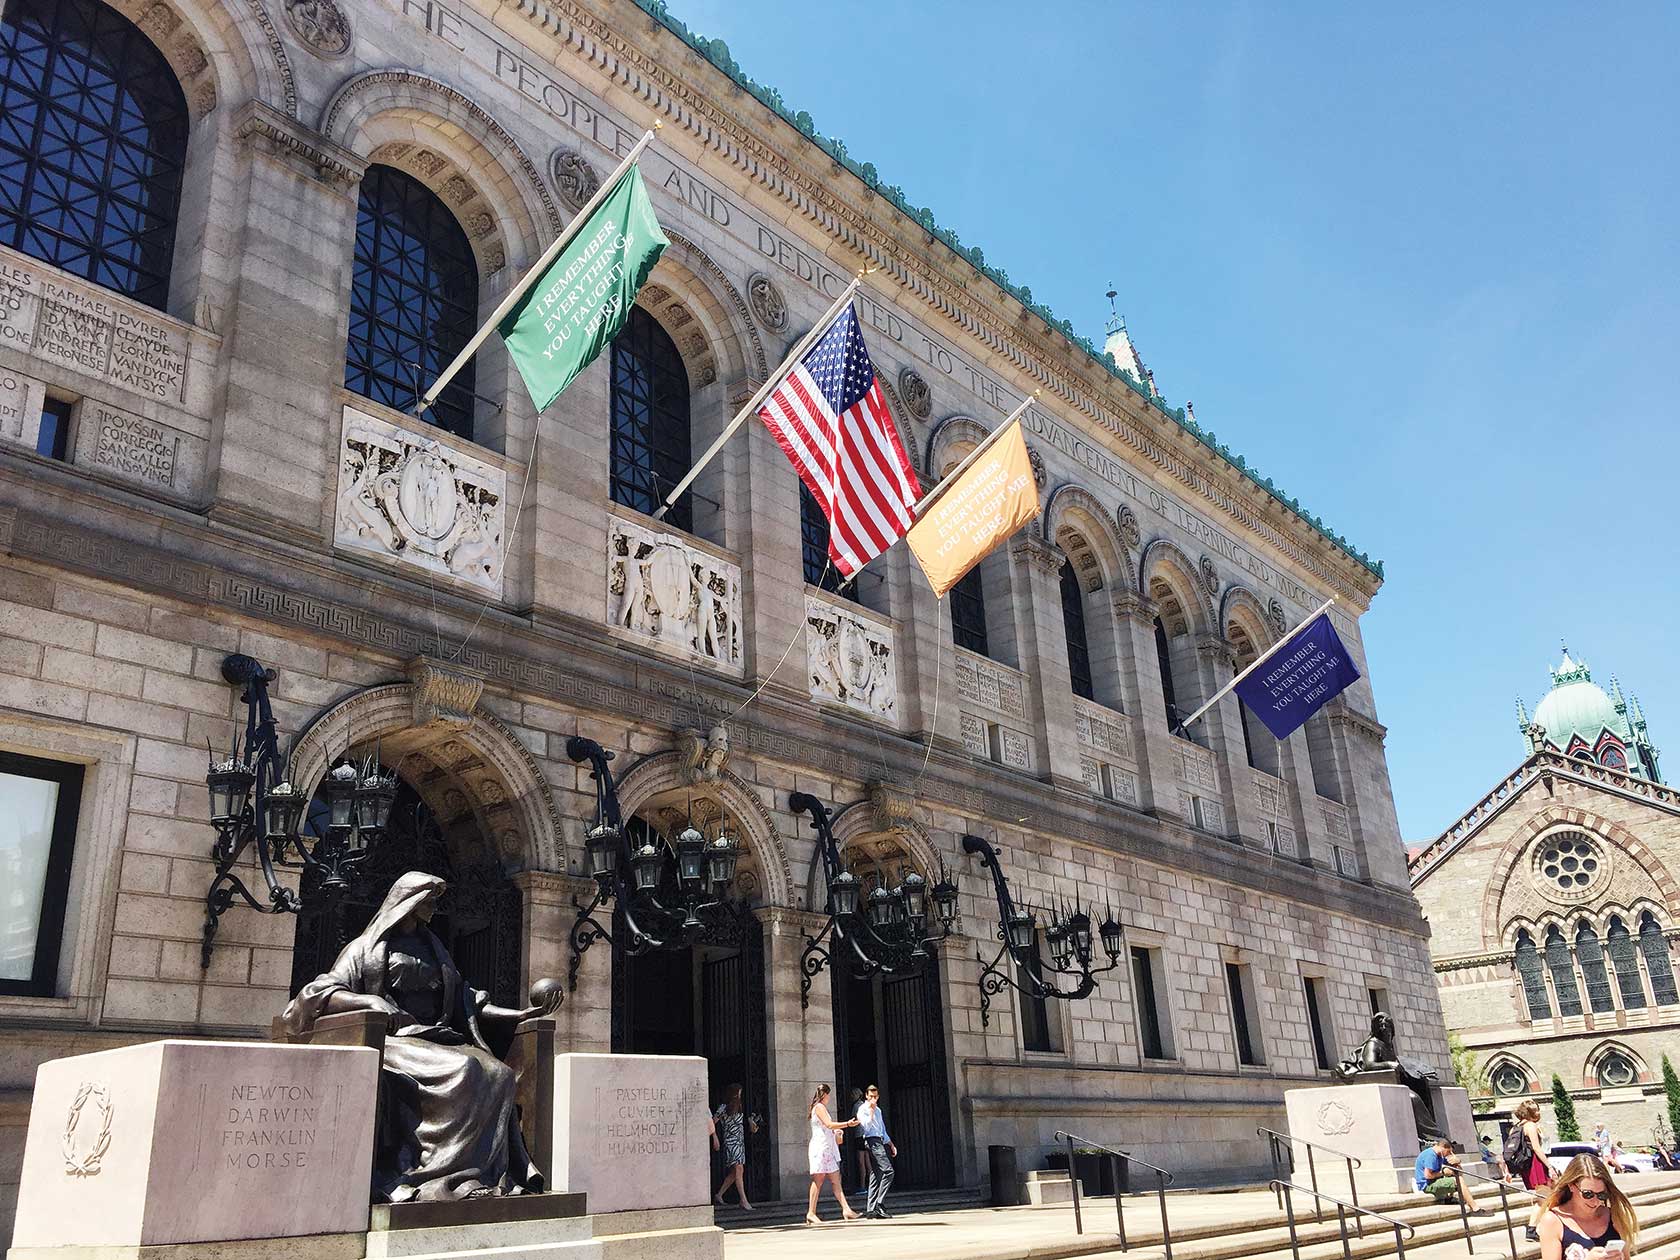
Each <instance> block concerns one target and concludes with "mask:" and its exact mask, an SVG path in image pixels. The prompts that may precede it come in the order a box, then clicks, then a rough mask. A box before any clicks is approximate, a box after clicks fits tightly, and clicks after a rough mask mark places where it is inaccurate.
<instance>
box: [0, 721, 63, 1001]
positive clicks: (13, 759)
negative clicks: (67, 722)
mask: <svg viewBox="0 0 1680 1260" xmlns="http://www.w3.org/2000/svg"><path fill="white" fill-rule="evenodd" d="M82 773H83V771H82V767H81V766H79V765H71V764H68V763H66V762H62V761H47V760H44V759H42V758H40V757H25V756H21V755H19V754H16V753H0V876H3V877H0V993H14V994H24V995H28V996H32V997H50V996H52V994H53V992H54V990H55V988H56V984H57V979H58V955H59V945H60V943H61V938H62V936H63V930H64V909H65V900H66V898H67V897H68V895H69V890H70V859H71V856H72V854H73V852H74V849H75V843H76V817H77V814H78V812H79V811H80V809H81V802H82Z"/></svg>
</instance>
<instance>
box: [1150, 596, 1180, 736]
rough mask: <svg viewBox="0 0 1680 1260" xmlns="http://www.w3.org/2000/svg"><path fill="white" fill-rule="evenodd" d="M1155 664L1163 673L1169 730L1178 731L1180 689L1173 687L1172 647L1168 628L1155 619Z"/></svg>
mask: <svg viewBox="0 0 1680 1260" xmlns="http://www.w3.org/2000/svg"><path fill="white" fill-rule="evenodd" d="M1155 663H1156V665H1157V666H1158V667H1159V668H1160V671H1161V696H1162V698H1163V699H1165V700H1166V702H1167V730H1168V731H1176V730H1177V729H1178V723H1179V712H1178V689H1177V688H1176V687H1175V686H1173V670H1172V645H1171V644H1170V643H1169V642H1168V641H1167V627H1166V626H1165V625H1163V624H1162V622H1161V619H1160V618H1159V617H1157V618H1155Z"/></svg>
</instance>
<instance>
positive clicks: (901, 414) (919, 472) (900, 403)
mask: <svg viewBox="0 0 1680 1260" xmlns="http://www.w3.org/2000/svg"><path fill="white" fill-rule="evenodd" d="M875 380H876V383H877V384H879V385H880V387H881V394H882V396H883V397H884V398H886V400H887V415H888V416H889V417H890V418H891V419H892V423H893V429H894V430H895V431H896V432H897V433H898V444H899V445H900V446H901V447H903V448H904V458H905V459H907V460H909V461H910V467H911V469H912V471H914V472H915V474H916V476H917V478H918V479H920V478H923V477H924V476H925V472H924V470H923V469H922V467H920V466H919V464H918V460H919V458H920V456H921V453H922V451H921V445H920V443H918V442H917V441H916V435H915V433H914V432H913V431H912V429H911V425H910V409H909V408H908V407H906V406H905V405H904V400H903V399H901V398H900V397H899V395H898V386H897V385H895V384H894V383H893V382H892V381H889V380H888V379H887V374H886V373H883V372H882V371H881V370H880V369H879V368H877V369H876V372H875ZM933 486H934V482H933V480H932V479H929V480H925V481H923V482H922V491H923V493H926V492H927V491H929V490H931V489H933Z"/></svg>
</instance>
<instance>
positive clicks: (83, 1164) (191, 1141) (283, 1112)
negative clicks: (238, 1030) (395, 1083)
mask: <svg viewBox="0 0 1680 1260" xmlns="http://www.w3.org/2000/svg"><path fill="white" fill-rule="evenodd" d="M378 1079H379V1054H378V1052H377V1051H374V1050H368V1049H360V1048H356V1047H349V1046H276V1045H269V1044H266V1043H263V1042H230V1041H154V1042H150V1043H148V1044H145V1045H138V1046H125V1047H123V1048H122V1049H119V1050H106V1051H102V1052H100V1053H97V1054H85V1055H78V1056H75V1057H73V1058H68V1059H56V1060H54V1061H53V1062H51V1063H45V1064H42V1065H41V1068H40V1069H39V1071H38V1072H37V1073H36V1077H35V1095H34V1098H33V1099H32V1101H31V1105H30V1111H29V1132H28V1137H27V1139H26V1143H25V1147H24V1155H23V1174H22V1182H21V1185H20V1187H19V1194H18V1213H17V1224H16V1227H15V1229H14V1232H13V1235H12V1252H11V1254H12V1255H13V1256H14V1257H18V1256H23V1255H34V1254H37V1251H38V1249H46V1251H47V1252H48V1253H49V1254H57V1253H58V1252H59V1250H60V1249H63V1248H87V1247H106V1248H121V1249H127V1250H129V1251H131V1252H132V1251H133V1250H135V1249H138V1248H141V1247H157V1246H175V1245H178V1244H191V1243H203V1242H217V1243H225V1242H229V1241H238V1240H245V1239H265V1240H273V1239H282V1238H296V1237H301V1236H305V1235H307V1236H311V1237H318V1236H322V1235H339V1234H346V1233H353V1234H357V1235H359V1234H360V1233H361V1232H362V1231H364V1230H366V1229H367V1224H368V1178H369V1169H370V1168H371V1166H372V1159H373V1113H374V1100H375V1098H376V1096H377V1092H378ZM312 1250H315V1252H316V1254H325V1255H329V1256H330V1255H332V1254H334V1252H333V1248H332V1246H331V1244H330V1243H328V1242H323V1243H322V1245H321V1249H314V1248H312ZM269 1254H271V1255H279V1254H283V1253H282V1252H280V1251H271V1252H270V1253H269Z"/></svg>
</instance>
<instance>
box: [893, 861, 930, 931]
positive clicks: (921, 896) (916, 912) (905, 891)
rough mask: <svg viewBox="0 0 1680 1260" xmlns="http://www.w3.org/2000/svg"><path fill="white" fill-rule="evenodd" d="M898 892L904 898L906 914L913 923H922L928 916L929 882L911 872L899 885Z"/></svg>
mask: <svg viewBox="0 0 1680 1260" xmlns="http://www.w3.org/2000/svg"><path fill="white" fill-rule="evenodd" d="M898 891H899V894H900V896H902V897H903V898H904V913H905V914H907V915H908V916H910V919H911V921H912V922H915V923H920V922H921V921H922V919H923V918H924V917H925V916H926V915H927V880H925V879H923V878H922V877H921V875H920V874H919V873H917V872H916V871H911V872H910V873H909V874H908V875H906V876H905V877H904V881H903V882H902V883H901V884H899V886H898Z"/></svg>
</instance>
